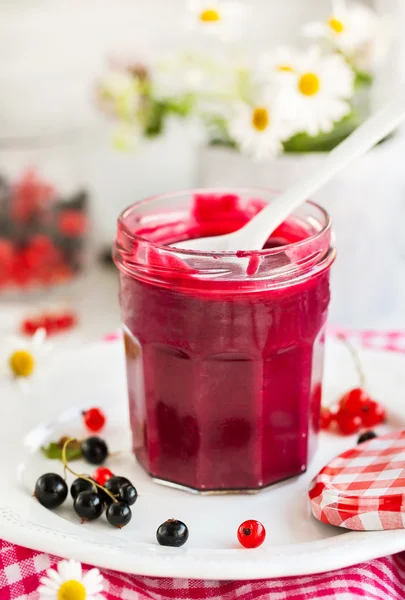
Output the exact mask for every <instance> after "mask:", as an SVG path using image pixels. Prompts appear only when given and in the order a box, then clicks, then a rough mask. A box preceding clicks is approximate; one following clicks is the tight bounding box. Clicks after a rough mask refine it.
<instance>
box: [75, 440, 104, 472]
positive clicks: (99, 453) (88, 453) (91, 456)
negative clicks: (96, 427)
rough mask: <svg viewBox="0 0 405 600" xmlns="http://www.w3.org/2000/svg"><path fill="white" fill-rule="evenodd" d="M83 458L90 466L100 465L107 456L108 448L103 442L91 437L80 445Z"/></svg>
mask: <svg viewBox="0 0 405 600" xmlns="http://www.w3.org/2000/svg"><path fill="white" fill-rule="evenodd" d="M81 449H82V453H83V457H84V458H85V460H87V462H89V463H90V464H92V465H102V464H103V462H104V461H105V460H106V458H107V456H108V446H107V444H106V443H105V441H104V440H102V439H101V438H99V437H96V436H92V437H89V438H87V439H86V440H84V441H83V442H82V444H81Z"/></svg>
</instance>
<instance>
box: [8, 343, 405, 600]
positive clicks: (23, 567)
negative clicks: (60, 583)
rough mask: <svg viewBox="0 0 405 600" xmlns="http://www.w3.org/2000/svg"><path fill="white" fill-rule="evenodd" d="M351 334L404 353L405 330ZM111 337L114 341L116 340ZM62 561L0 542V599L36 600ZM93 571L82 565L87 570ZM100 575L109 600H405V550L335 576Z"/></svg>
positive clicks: (375, 344)
mask: <svg viewBox="0 0 405 600" xmlns="http://www.w3.org/2000/svg"><path fill="white" fill-rule="evenodd" d="M336 333H338V334H339V335H341V334H342V333H345V335H346V334H347V332H341V331H339V332H336ZM347 335H348V336H349V337H350V338H352V339H353V340H354V341H356V342H359V343H363V344H364V345H365V346H367V347H373V348H378V349H382V350H395V351H399V352H405V332H403V333H398V332H390V333H387V334H381V333H375V332H362V333H358V332H349V333H348V334H347ZM108 338H109V339H116V336H111V335H109V336H108ZM0 535H1V532H0ZM89 558H90V559H91V557H89ZM60 560H61V559H60V558H57V557H56V556H50V555H48V554H43V553H41V552H35V551H33V550H28V549H27V548H22V547H20V546H15V545H14V544H9V543H8V542H4V541H1V540H0V600H38V593H37V589H38V585H39V580H40V578H41V577H42V576H43V575H44V574H45V571H46V569H49V568H50V567H55V566H56V565H57V563H58V562H59V561H60ZM90 568H91V567H90V566H86V565H84V571H85V572H86V571H87V570H89V569H90ZM101 572H102V575H103V577H104V580H105V591H104V596H105V598H106V600H189V599H190V600H259V599H270V600H287V599H288V600H314V599H319V600H321V599H322V600H358V599H360V598H366V599H367V600H404V599H405V552H404V553H401V554H398V555H396V556H391V557H387V558H381V559H378V560H373V561H370V562H368V563H364V564H361V565H357V566H355V567H349V568H347V569H341V570H339V571H334V572H333V573H325V574H320V575H311V576H308V577H292V578H283V579H271V580H263V581H232V582H227V581H220V582H217V581H195V580H187V579H158V578H150V577H139V576H133V575H125V574H121V573H114V572H112V571H107V570H104V569H103V570H101Z"/></svg>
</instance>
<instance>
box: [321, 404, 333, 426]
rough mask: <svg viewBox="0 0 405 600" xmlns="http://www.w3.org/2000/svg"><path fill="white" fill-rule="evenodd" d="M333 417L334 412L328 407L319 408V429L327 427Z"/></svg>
mask: <svg viewBox="0 0 405 600" xmlns="http://www.w3.org/2000/svg"><path fill="white" fill-rule="evenodd" d="M333 419H334V414H333V413H332V412H331V411H330V410H329V408H322V409H321V429H329V427H330V424H331V423H332V421H333Z"/></svg>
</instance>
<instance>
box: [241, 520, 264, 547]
mask: <svg viewBox="0 0 405 600" xmlns="http://www.w3.org/2000/svg"><path fill="white" fill-rule="evenodd" d="M265 538H266V530H265V528H264V526H263V525H262V524H261V523H260V522H259V521H253V520H252V521H244V522H243V523H242V525H239V528H238V540H239V543H240V544H241V545H242V546H243V547H244V548H258V547H259V546H261V545H262V544H263V542H264V540H265Z"/></svg>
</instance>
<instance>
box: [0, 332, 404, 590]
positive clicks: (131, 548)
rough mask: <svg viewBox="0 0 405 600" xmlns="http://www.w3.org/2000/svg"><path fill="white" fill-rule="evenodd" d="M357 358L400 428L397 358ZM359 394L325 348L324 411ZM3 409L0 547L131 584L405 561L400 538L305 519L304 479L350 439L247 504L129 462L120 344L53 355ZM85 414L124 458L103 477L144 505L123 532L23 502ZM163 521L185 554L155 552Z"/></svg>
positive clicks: (343, 358) (10, 393)
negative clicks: (88, 567) (255, 539)
mask: <svg viewBox="0 0 405 600" xmlns="http://www.w3.org/2000/svg"><path fill="white" fill-rule="evenodd" d="M362 356H363V359H364V365H365V370H366V373H367V375H368V377H369V387H370V391H371V392H372V394H373V395H374V396H375V397H376V398H378V399H379V400H380V401H381V402H383V404H384V405H385V406H386V407H387V408H388V411H389V414H390V427H392V426H393V427H405V403H404V390H405V357H404V356H401V355H396V354H384V353H381V352H370V351H367V352H363V354H362ZM355 384H356V377H355V373H354V370H353V366H352V362H351V359H350V357H349V355H348V353H347V350H346V349H345V348H344V347H343V346H341V345H340V344H339V343H338V342H329V344H328V352H327V372H326V385H325V395H326V400H327V401H329V402H332V401H333V400H334V399H335V398H336V397H338V396H339V395H340V394H341V393H343V392H344V391H346V390H347V389H348V388H350V387H351V386H353V385H355ZM0 398H1V419H0V472H1V484H0V535H1V537H2V538H4V539H6V540H7V541H10V542H14V543H16V544H21V545H24V546H28V547H31V548H34V549H37V550H42V551H46V552H50V553H54V554H57V555H61V556H64V557H73V558H76V559H78V560H80V561H83V562H89V563H91V564H94V565H97V566H99V567H106V568H110V569H116V570H118V571H123V572H127V573H135V574H143V575H149V576H169V577H190V578H202V579H255V578H271V577H280V576H289V575H300V574H311V573H316V572H322V571H329V570H333V569H337V568H340V567H345V566H348V565H352V564H356V563H359V562H362V561H365V560H368V559H372V558H376V557H378V556H382V555H387V554H391V553H394V552H398V551H401V550H404V549H405V532H403V531H383V532H346V531H345V530H342V529H338V528H334V527H331V526H327V525H323V524H321V523H318V522H317V521H316V520H315V519H314V518H313V517H312V516H311V514H310V510H309V504H308V499H307V486H308V483H309V481H310V479H311V478H312V477H313V476H314V475H315V474H316V473H317V472H318V470H319V469H320V468H321V467H322V466H323V465H324V464H325V463H326V462H327V461H328V460H329V459H331V458H332V457H333V456H335V455H336V454H338V453H339V452H341V451H343V450H344V449H346V448H349V447H350V446H352V445H354V444H355V441H356V437H351V438H342V437H339V436H333V435H329V434H323V435H322V436H321V441H320V447H319V450H318V453H317V456H316V458H315V460H314V461H313V463H312V464H311V466H310V469H309V471H308V472H307V473H305V474H304V475H302V476H300V477H297V478H295V479H292V480H289V481H286V482H284V483H281V484H278V485H275V486H273V487H271V488H269V489H268V490H266V491H263V492H261V493H259V494H257V495H254V496H249V495H245V496H243V495H242V496H211V497H207V496H199V495H193V494H190V493H187V492H182V491H179V490H175V489H169V488H165V487H161V486H159V485H158V484H156V483H153V482H152V481H151V480H150V479H149V478H148V476H147V475H146V474H145V473H144V472H143V471H142V469H141V468H140V467H139V466H137V464H136V462H135V460H134V459H133V458H132V456H131V454H130V452H129V450H128V449H129V437H130V436H129V427H128V421H127V410H126V392H125V377H124V366H123V354H122V346H121V343H119V342H118V343H109V344H107V343H100V344H96V345H93V346H90V347H86V348H83V349H80V350H76V351H67V352H65V353H63V354H60V355H59V356H57V357H56V358H55V359H54V361H53V363H52V364H51V365H49V366H48V368H47V369H46V378H45V380H44V381H43V382H42V383H40V384H39V386H38V388H36V392H35V397H32V396H23V395H21V394H20V393H17V391H16V389H15V387H13V386H12V384H11V383H7V384H5V383H3V384H2V386H1V388H0ZM91 405H104V406H105V407H106V410H107V412H108V416H109V425H108V427H107V429H106V431H105V437H106V439H107V440H108V442H109V444H110V448H112V449H114V450H118V449H119V450H123V453H122V454H121V455H120V456H118V457H115V458H112V459H110V461H109V466H110V467H111V469H112V470H113V471H114V472H116V473H118V474H122V475H126V476H128V477H130V478H131V480H132V481H133V482H134V483H135V484H136V486H137V488H138V491H139V494H140V496H139V499H138V502H137V503H136V505H135V506H134V507H133V518H132V521H131V523H130V524H129V525H128V526H127V527H126V528H124V529H122V530H120V531H119V530H115V529H113V528H112V527H110V526H109V525H108V524H107V523H106V521H105V519H104V518H102V519H100V520H99V521H97V522H93V523H90V524H88V525H80V524H79V523H78V518H77V517H76V515H75V514H74V512H73V509H72V506H71V502H70V501H67V502H66V503H65V505H64V506H63V507H62V508H61V509H60V511H59V512H58V513H56V512H51V511H48V510H46V509H45V508H43V507H42V506H40V505H39V503H38V502H36V501H35V500H34V499H33V498H32V495H31V494H32V490H33V488H34V484H35V480H36V478H37V477H38V476H39V475H40V474H42V473H45V472H47V471H57V472H60V473H62V468H61V464H60V463H58V462H55V461H48V460H46V459H45V458H44V457H43V456H42V454H41V453H40V452H39V451H38V447H39V446H40V445H41V444H42V443H44V442H45V441H47V440H50V439H55V438H56V437H57V436H59V434H73V435H78V436H83V435H84V431H83V430H82V428H81V427H82V426H81V420H80V418H79V411H80V408H85V407H89V406H91ZM73 407H74V408H73ZM49 423H51V425H47V424H49ZM73 465H74V468H75V469H76V470H78V471H80V472H86V471H88V470H89V467H88V465H87V466H86V465H85V464H84V463H80V462H75V463H73ZM170 517H175V518H178V519H181V520H183V521H185V522H186V523H187V525H188V527H189V530H190V538H189V540H188V542H187V544H186V545H185V546H184V547H183V548H180V549H174V548H164V547H161V546H158V544H157V543H156V541H155V532H156V529H157V527H158V525H159V524H160V523H161V522H163V521H165V520H166V519H167V518H170ZM248 518H255V519H258V520H260V521H262V522H263V523H264V525H265V527H266V530H267V539H266V541H265V543H264V544H263V546H262V547H261V548H258V549H257V550H244V549H242V548H240V547H238V544H237V542H236V530H237V527H238V525H239V524H240V523H241V522H242V521H244V520H245V519H248Z"/></svg>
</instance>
